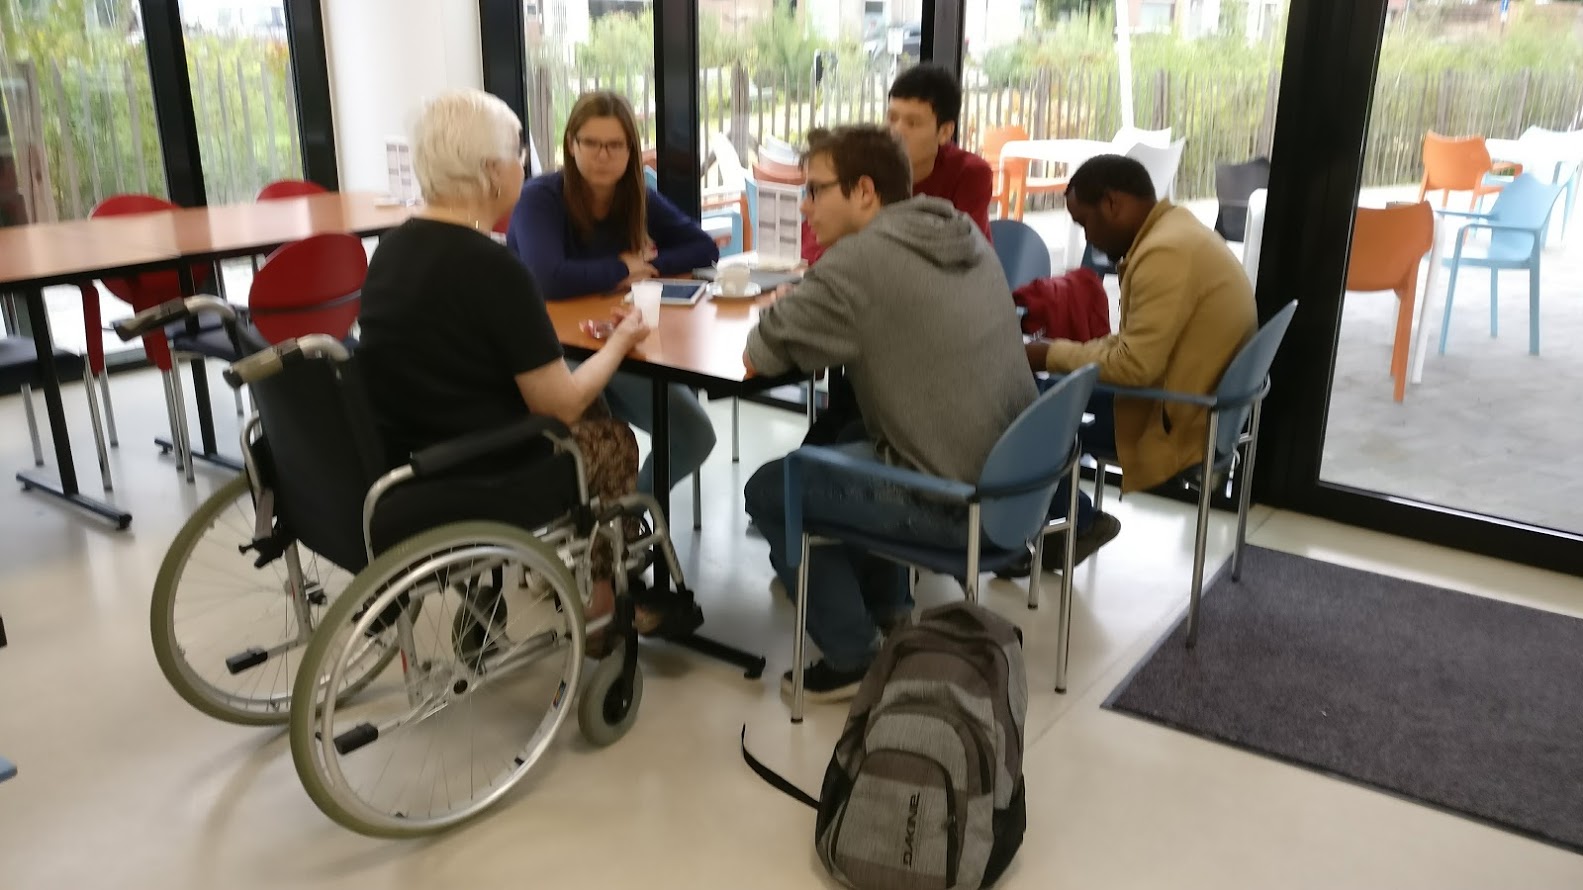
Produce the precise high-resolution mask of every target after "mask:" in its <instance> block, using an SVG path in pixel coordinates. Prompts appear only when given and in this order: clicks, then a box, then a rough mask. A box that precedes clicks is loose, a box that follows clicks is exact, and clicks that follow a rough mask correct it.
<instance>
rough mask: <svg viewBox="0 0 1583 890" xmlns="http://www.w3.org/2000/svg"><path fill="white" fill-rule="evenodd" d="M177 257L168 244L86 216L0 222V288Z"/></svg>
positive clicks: (159, 262) (52, 281) (46, 282)
mask: <svg viewBox="0 0 1583 890" xmlns="http://www.w3.org/2000/svg"><path fill="white" fill-rule="evenodd" d="M176 259H177V256H176V254H175V253H174V252H173V251H172V250H170V249H169V248H165V247H160V246H158V245H156V244H150V243H148V242H146V241H141V240H134V239H125V238H121V237H117V236H115V235H113V234H107V233H106V232H105V231H103V230H96V229H95V228H94V227H92V226H89V225H87V221H79V222H73V223H50V224H46V225H33V226H7V227H0V287H5V286H14V287H24V286H26V287H41V286H44V285H49V284H64V283H67V282H71V281H77V280H81V279H83V278H92V277H95V276H97V275H98V274H100V273H105V272H131V271H138V270H142V269H146V268H154V267H158V266H169V265H171V264H172V263H174V262H175V261H176Z"/></svg>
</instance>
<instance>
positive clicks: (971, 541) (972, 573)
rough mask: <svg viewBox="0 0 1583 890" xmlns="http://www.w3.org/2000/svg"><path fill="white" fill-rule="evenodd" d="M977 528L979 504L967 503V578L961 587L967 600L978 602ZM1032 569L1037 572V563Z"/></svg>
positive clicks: (978, 527) (978, 532) (978, 533)
mask: <svg viewBox="0 0 1583 890" xmlns="http://www.w3.org/2000/svg"><path fill="white" fill-rule="evenodd" d="M979 529H980V526H979V505H978V504H976V503H973V504H968V505H967V578H966V579H965V581H964V583H963V585H962V589H963V590H964V591H965V592H966V593H967V601H968V602H970V603H976V602H978V544H979V541H978V539H979V535H980V531H979ZM1032 570H1033V571H1035V572H1037V571H1039V567H1038V566H1037V565H1035V566H1033V569H1032Z"/></svg>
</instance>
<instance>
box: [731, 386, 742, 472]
mask: <svg viewBox="0 0 1583 890" xmlns="http://www.w3.org/2000/svg"><path fill="white" fill-rule="evenodd" d="M741 428H742V400H741V399H737V398H733V399H732V400H731V462H732V463H734V464H739V463H741V462H742V432H741Z"/></svg>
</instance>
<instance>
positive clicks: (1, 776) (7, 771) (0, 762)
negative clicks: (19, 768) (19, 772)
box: [0, 757, 16, 782]
mask: <svg viewBox="0 0 1583 890" xmlns="http://www.w3.org/2000/svg"><path fill="white" fill-rule="evenodd" d="M14 778H16V764H14V763H12V762H11V761H9V760H7V759H5V758H4V757H0V782H4V781H5V780H6V779H14Z"/></svg>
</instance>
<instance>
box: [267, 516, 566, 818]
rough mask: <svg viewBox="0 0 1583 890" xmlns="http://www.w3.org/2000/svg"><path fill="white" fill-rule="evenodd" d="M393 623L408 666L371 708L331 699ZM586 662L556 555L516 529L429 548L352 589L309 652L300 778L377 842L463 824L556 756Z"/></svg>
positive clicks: (373, 694)
mask: <svg viewBox="0 0 1583 890" xmlns="http://www.w3.org/2000/svg"><path fill="white" fill-rule="evenodd" d="M479 529H484V530H486V531H485V532H484V533H480V532H479ZM392 610H394V612H395V617H394V620H393V621H390V620H389V618H390V616H391V614H392ZM382 618H384V619H385V620H386V622H387V625H388V627H389V629H390V630H391V632H393V634H394V636H395V637H396V639H397V640H398V641H399V649H400V654H401V659H400V661H399V665H398V666H396V667H393V668H391V669H387V670H385V671H384V672H383V673H382V674H381V675H380V676H378V677H376V678H374V680H373V681H372V682H370V683H369V684H368V685H367V686H366V688H364V689H363V690H362V691H361V692H360V693H359V695H358V696H357V697H356V698H355V699H343V701H341V702H334V701H328V700H326V699H327V696H326V695H325V694H324V690H325V689H329V688H337V687H339V686H340V685H341V684H343V683H344V682H345V675H346V672H347V671H348V670H349V664H350V663H351V662H352V661H353V660H354V659H355V658H356V656H357V653H358V651H359V647H361V646H362V645H363V643H364V641H365V640H367V639H368V638H369V636H370V634H377V633H378V632H379V631H378V630H377V627H376V625H377V623H378V622H380V621H381V619H382ZM582 661H583V626H582V608H581V602H580V597H577V596H576V594H575V593H574V592H573V585H572V584H571V583H570V579H569V577H568V572H567V570H566V567H565V565H564V564H563V563H562V561H561V559H560V558H559V556H557V555H556V554H555V552H554V551H552V550H550V549H549V548H547V547H545V546H544V545H542V544H541V543H539V542H538V541H537V540H535V539H534V538H533V537H532V536H531V535H530V534H529V533H527V532H523V531H519V530H514V529H507V528H506V527H504V526H490V525H484V524H462V525H461V526H460V527H456V526H452V527H446V528H444V529H440V530H436V531H435V532H429V533H425V534H423V535H419V536H417V537H415V538H413V539H409V540H408V541H407V542H404V543H403V544H401V545H399V546H398V547H396V548H394V549H393V550H392V551H391V552H390V553H387V554H386V555H384V556H382V557H381V558H380V559H379V560H376V561H375V563H374V564H372V565H371V566H370V567H369V569H367V570H365V571H364V572H363V573H362V574H360V575H359V576H358V578H357V579H355V580H354V581H353V582H352V585H351V586H350V587H349V588H348V590H347V594H346V596H345V597H344V598H343V600H342V601H341V602H339V603H337V604H336V605H335V606H333V607H332V608H331V610H330V612H329V614H327V615H326V617H325V622H324V624H323V625H322V626H321V629H320V630H319V632H318V633H317V634H316V635H315V637H314V640H313V642H312V644H311V645H310V646H309V648H308V652H307V654H306V655H305V657H304V665H303V673H302V674H301V675H300V676H299V677H298V679H297V687H296V692H297V695H298V696H299V700H298V702H297V706H296V708H294V709H293V719H292V752H293V755H294V758H295V759H296V761H297V765H298V772H299V774H300V775H301V776H302V779H303V783H304V786H305V787H306V788H307V789H308V791H309V794H310V795H312V796H313V798H314V800H315V802H316V803H318V804H319V805H320V808H321V809H323V810H324V811H325V812H326V813H327V814H329V815H330V816H331V817H332V818H334V819H335V820H336V821H338V822H341V823H342V824H344V825H347V826H348V827H351V828H353V829H355V830H358V831H362V832H364V833H368V834H375V835H384V836H409V835H416V834H423V833H427V832H430V831H434V830H436V829H439V828H443V827H445V826H448V825H452V824H455V823H457V822H459V821H462V820H464V819H467V818H469V817H471V816H472V815H474V814H476V813H478V812H481V811H482V810H483V809H484V808H486V807H488V806H489V805H490V804H492V803H494V802H495V801H496V800H498V799H499V798H500V797H501V796H503V795H504V794H505V793H506V791H507V790H508V789H509V788H510V787H511V786H512V785H513V784H515V782H516V781H517V780H518V779H520V778H521V777H522V776H523V775H524V774H526V772H527V770H528V769H529V768H530V767H531V766H532V764H533V763H534V762H535V761H536V760H537V759H538V757H539V756H540V755H542V753H543V752H544V751H545V750H546V749H547V748H548V746H549V744H550V742H551V741H552V740H553V737H554V735H555V733H556V731H557V730H558V729H559V728H560V726H561V724H562V723H563V722H564V721H565V718H566V716H567V714H568V713H569V708H568V705H569V704H570V702H571V701H572V699H573V698H574V695H573V691H574V690H575V689H576V688H577V684H578V682H579V679H580V677H581V671H582ZM310 673H311V674H312V676H310ZM304 697H306V698H304ZM309 699H312V700H313V702H314V704H315V705H316V707H313V706H309V702H308V700H309Z"/></svg>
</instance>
